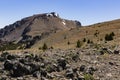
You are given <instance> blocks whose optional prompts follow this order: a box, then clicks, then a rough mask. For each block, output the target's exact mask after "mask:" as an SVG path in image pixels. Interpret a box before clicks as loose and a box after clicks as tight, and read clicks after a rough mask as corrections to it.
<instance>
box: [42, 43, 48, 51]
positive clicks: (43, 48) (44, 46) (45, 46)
mask: <svg viewBox="0 0 120 80" xmlns="http://www.w3.org/2000/svg"><path fill="white" fill-rule="evenodd" d="M47 49H48V47H47V44H46V43H44V44H43V46H42V50H43V51H45V50H47Z"/></svg>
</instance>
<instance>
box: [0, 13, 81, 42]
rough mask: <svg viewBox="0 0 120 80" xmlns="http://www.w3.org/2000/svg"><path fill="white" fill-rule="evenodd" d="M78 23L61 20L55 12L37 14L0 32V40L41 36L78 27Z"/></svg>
mask: <svg viewBox="0 0 120 80" xmlns="http://www.w3.org/2000/svg"><path fill="white" fill-rule="evenodd" d="M80 26H81V24H80V22H78V21H71V20H65V19H62V18H60V17H59V16H58V14H56V13H55V12H52V13H44V14H37V15H33V16H31V17H27V18H24V19H22V20H20V21H17V22H15V23H14V24H11V25H9V26H6V27H5V28H3V29H1V30H0V38H1V39H2V40H3V41H17V40H19V41H20V40H23V38H24V36H25V38H26V36H27V38H28V37H29V38H31V37H34V36H36V35H38V36H40V37H41V36H43V35H48V34H50V33H53V32H56V31H62V30H69V29H71V28H76V27H80Z"/></svg>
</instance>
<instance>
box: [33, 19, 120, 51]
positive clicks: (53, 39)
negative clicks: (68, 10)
mask: <svg viewBox="0 0 120 80" xmlns="http://www.w3.org/2000/svg"><path fill="white" fill-rule="evenodd" d="M112 32H113V33H114V34H115V36H114V39H113V40H111V41H106V40H105V36H106V34H110V33H112ZM84 38H85V39H86V42H83V39H84ZM78 40H80V41H81V43H82V45H83V46H82V47H84V46H85V45H87V41H88V40H90V41H91V42H93V44H94V45H95V46H97V45H101V46H106V47H110V46H116V45H119V44H120V43H119V40H120V20H119V19H118V20H113V21H108V22H102V23H97V24H93V25H90V26H84V27H81V28H75V29H71V30H67V31H61V32H57V33H55V34H51V35H50V36H48V37H46V38H44V39H42V40H40V41H38V42H37V43H36V44H35V45H34V46H33V48H35V47H37V48H38V47H40V46H42V45H43V43H46V44H47V45H48V46H49V47H50V46H53V47H54V48H61V49H68V48H75V47H76V42H77V41H78ZM68 42H70V44H69V45H68Z"/></svg>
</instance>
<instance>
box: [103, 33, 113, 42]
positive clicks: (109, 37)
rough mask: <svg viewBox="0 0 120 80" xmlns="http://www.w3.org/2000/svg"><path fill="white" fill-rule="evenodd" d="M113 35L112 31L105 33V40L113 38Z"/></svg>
mask: <svg viewBox="0 0 120 80" xmlns="http://www.w3.org/2000/svg"><path fill="white" fill-rule="evenodd" d="M114 36H115V34H114V32H111V33H110V34H106V35H105V41H111V40H113V37H114Z"/></svg>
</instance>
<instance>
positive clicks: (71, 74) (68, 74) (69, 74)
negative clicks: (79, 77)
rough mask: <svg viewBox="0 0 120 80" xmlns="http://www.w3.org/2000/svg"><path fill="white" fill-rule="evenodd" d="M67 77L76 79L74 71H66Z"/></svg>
mask: <svg viewBox="0 0 120 80" xmlns="http://www.w3.org/2000/svg"><path fill="white" fill-rule="evenodd" d="M66 77H68V78H73V77H74V72H73V70H72V69H68V70H66Z"/></svg>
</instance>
